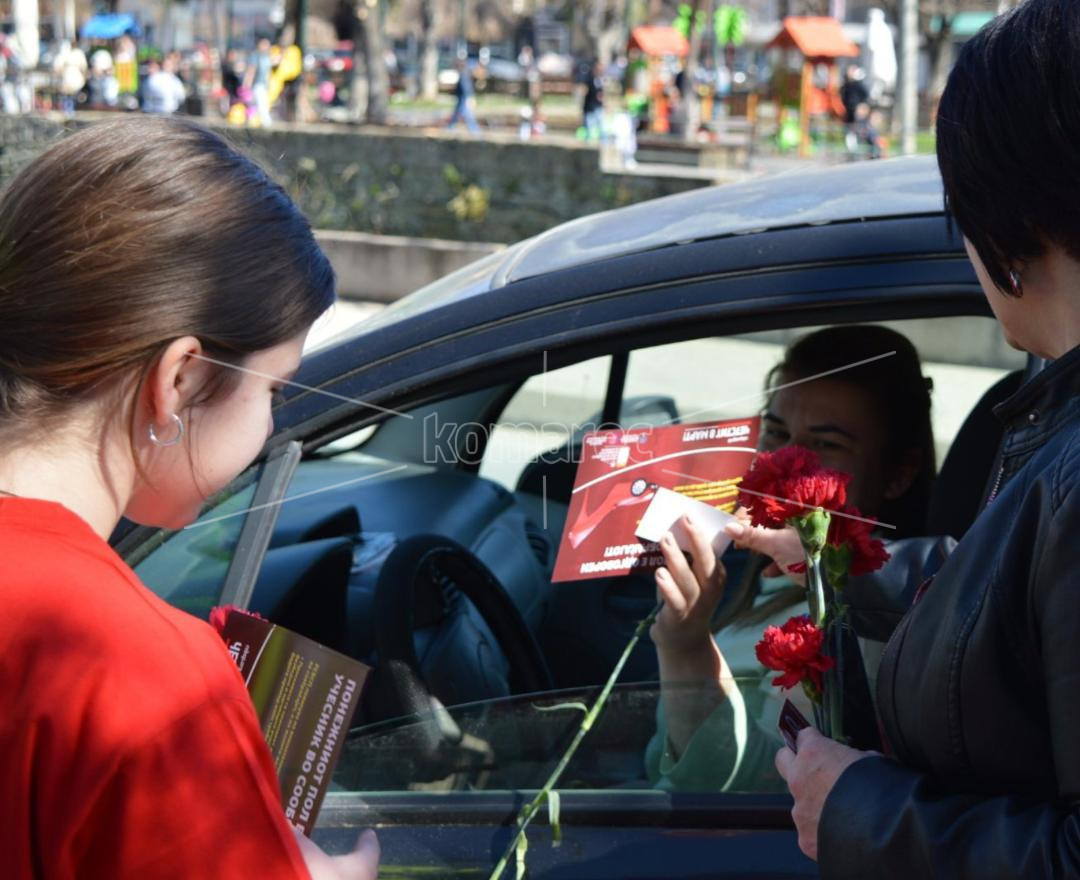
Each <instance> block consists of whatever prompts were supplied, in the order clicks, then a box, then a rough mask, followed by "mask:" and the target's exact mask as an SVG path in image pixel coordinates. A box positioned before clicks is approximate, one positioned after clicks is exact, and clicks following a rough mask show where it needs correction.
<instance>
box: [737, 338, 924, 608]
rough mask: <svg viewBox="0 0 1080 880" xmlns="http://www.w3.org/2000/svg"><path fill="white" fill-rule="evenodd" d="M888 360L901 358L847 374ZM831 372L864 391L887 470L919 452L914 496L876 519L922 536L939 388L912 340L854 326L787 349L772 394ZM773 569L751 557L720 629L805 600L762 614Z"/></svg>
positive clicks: (791, 597) (783, 597)
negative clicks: (765, 582)
mask: <svg viewBox="0 0 1080 880" xmlns="http://www.w3.org/2000/svg"><path fill="white" fill-rule="evenodd" d="M889 352H894V354H892V355H891V356H889V357H882V358H880V359H878V360H872V361H870V363H864V364H860V365H859V366H857V367H853V368H851V369H845V368H846V367H849V366H850V365H851V364H854V363H858V362H859V361H865V360H868V359H870V358H878V357H879V356H880V355H884V354H888V353H889ZM832 370H837V371H839V370H843V372H837V373H836V374H835V375H832V376H830V377H829V378H830V379H831V380H833V381H836V382H842V383H844V384H845V385H850V386H852V387H854V388H858V389H860V390H862V391H864V392H865V393H866V396H867V398H868V399H869V400H871V401H872V402H873V406H874V411H875V415H876V416H877V418H878V421H879V423H880V424H881V426H882V429H883V430H884V433H885V447H884V450H883V453H882V454H883V459H884V460H883V461H882V462H881V465H882V467H884V468H891V467H894V466H896V465H897V464H898V463H899V462H900V461H902V460H903V457H904V455H905V454H906V453H907V452H908V451H909V450H911V449H917V450H919V471H918V473H917V474H916V476H915V479H914V480H912V483H911V485H910V486H909V487H908V489H907V491H905V492H904V494H903V495H901V496H900V497H898V498H893V499H885V500H884V501H883V502H882V505H881V509H880V510H878V511H875V512H874V513H875V515H876V516H877V518H878V520H879V521H880V522H885V523H889V524H890V525H894V526H896V528H895V530H893V529H890V530H889V537H890V538H892V539H897V538H909V537H913V536H915V535H921V534H922V533H923V528H924V526H925V524H926V514H927V510H928V509H929V506H930V494H931V491H932V489H933V486H934V477H935V474H936V473H937V467H936V462H935V452H934V430H933V426H932V423H931V421H930V392H931V391H932V390H933V382H932V381H931V380H930V379H928V378H926V377H925V376H923V374H922V366H921V365H920V363H919V353H918V352H917V351H916V350H915V346H913V345H912V344H911V342H910V340H908V339H907V337H905V336H903V335H902V334H900V333H897V332H896V331H895V330H890V329H889V328H888V327H881V326H877V325H853V324H849V325H844V326H840V327H826V328H825V329H823V330H818V331H816V332H814V333H810V334H808V335H806V336H803V337H801V338H800V339H798V340H796V341H795V342H793V343H792V344H791V345H790V346H788V348H787V350H786V351H785V352H784V358H783V360H781V361H780V363H778V364H777V365H776V366H775V367H773V368H772V369H771V370H770V371H769V374H768V376H767V377H766V379H765V388H766V390H767V391H770V392H771V391H773V390H774V389H776V388H777V386H778V385H780V384H782V383H785V382H794V381H798V380H800V379H809V378H810V377H812V376H817V375H819V374H821V373H828V372H830V371H832ZM768 562H769V560H768V559H764V558H762V557H761V556H758V555H756V554H750V556H749V557H748V559H747V562H746V567H745V569H744V570H743V574H742V576H741V577H740V579H739V583H738V586H737V587H736V589H735V592H734V593H733V595H732V596H731V597H730V599H729V600H728V601H727V602H725V603H724V605H723V606H722V610H721V611H720V612H719V616H718V617H717V618H716V629H720V628H722V627H724V626H727V625H728V624H730V623H737V624H739V625H741V626H751V625H755V624H760V623H762V622H763V621H765V620H768V619H769V618H770V617H772V616H773V615H774V614H776V613H778V612H779V611H781V610H783V609H784V608H786V607H789V606H791V605H794V604H796V603H797V602H799V601H800V600H801V599H802V598H803V597H804V596H805V595H806V590H805V589H804V588H803V587H800V586H792V587H787V588H783V589H781V590H778V591H777V593H776V595H774V596H772V597H770V598H769V599H767V600H766V601H765V602H763V603H761V604H759V605H757V606H755V604H754V603H755V601H756V599H757V596H758V593H759V592H760V589H761V571H762V569H764V568H765V567H766V565H767V564H768Z"/></svg>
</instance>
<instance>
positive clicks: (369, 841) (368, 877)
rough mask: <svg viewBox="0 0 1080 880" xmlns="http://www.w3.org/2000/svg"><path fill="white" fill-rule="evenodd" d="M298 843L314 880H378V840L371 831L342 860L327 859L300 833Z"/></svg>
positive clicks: (312, 842)
mask: <svg viewBox="0 0 1080 880" xmlns="http://www.w3.org/2000/svg"><path fill="white" fill-rule="evenodd" d="M296 842H297V843H298V844H299V845H300V853H301V855H303V857H304V863H305V864H306V865H307V869H308V872H309V873H310V874H311V880H375V878H376V877H378V875H379V839H378V838H377V837H376V836H375V832H374V831H372V830H371V829H368V830H367V831H365V832H364V833H363V834H361V835H360V837H359V838H358V839H357V841H356V847H355V848H354V849H353V851H352V852H350V853H346V854H345V855H343V856H331V855H327V854H326V853H325V852H323V850H322V848H321V847H320V846H319V845H318V844H317V843H315V841H313V840H311V839H309V838H307V837H305V836H304V835H303V834H301V833H300V832H299V831H296Z"/></svg>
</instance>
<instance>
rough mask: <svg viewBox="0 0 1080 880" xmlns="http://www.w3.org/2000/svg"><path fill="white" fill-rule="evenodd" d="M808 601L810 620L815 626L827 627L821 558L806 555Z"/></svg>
mask: <svg viewBox="0 0 1080 880" xmlns="http://www.w3.org/2000/svg"><path fill="white" fill-rule="evenodd" d="M806 601H807V604H808V605H809V606H810V620H811V621H813V623H814V625H815V626H824V625H825V586H824V584H823V583H822V582H821V556H820V555H817V556H811V555H810V553H809V552H808V553H807V554H806Z"/></svg>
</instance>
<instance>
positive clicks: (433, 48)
mask: <svg viewBox="0 0 1080 880" xmlns="http://www.w3.org/2000/svg"><path fill="white" fill-rule="evenodd" d="M438 9H439V4H438V3H437V2H436V0H420V95H421V97H423V98H424V99H425V100H427V101H431V100H434V99H435V98H436V97H437V96H438V94H439V47H438V45H437V44H436V42H435V32H436V31H435V29H436V26H437V24H438V22H437V20H436V16H437V15H438Z"/></svg>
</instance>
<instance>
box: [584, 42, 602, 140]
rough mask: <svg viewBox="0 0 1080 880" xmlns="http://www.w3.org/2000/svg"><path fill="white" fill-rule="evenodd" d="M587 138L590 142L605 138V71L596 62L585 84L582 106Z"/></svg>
mask: <svg viewBox="0 0 1080 880" xmlns="http://www.w3.org/2000/svg"><path fill="white" fill-rule="evenodd" d="M581 112H582V120H583V121H582V124H583V125H584V126H585V136H586V137H587V138H588V139H589V140H590V141H598V140H601V139H602V138H603V137H604V69H603V66H602V65H601V64H600V62H599V61H594V62H593V63H592V67H591V70H590V73H589V77H588V79H587V80H586V82H585V99H584V101H583V102H582V105H581Z"/></svg>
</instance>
